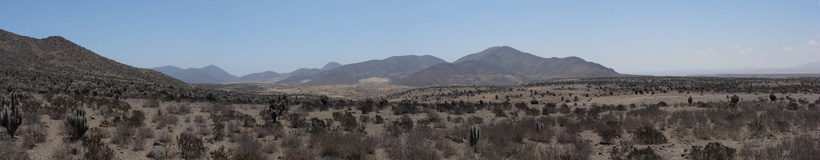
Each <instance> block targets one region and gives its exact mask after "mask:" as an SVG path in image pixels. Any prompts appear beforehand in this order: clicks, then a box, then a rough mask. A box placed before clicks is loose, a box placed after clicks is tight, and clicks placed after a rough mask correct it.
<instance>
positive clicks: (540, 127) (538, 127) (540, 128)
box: [535, 121, 544, 132]
mask: <svg viewBox="0 0 820 160" xmlns="http://www.w3.org/2000/svg"><path fill="white" fill-rule="evenodd" d="M535 131H538V132H541V131H544V123H542V122H538V121H536V122H535Z"/></svg>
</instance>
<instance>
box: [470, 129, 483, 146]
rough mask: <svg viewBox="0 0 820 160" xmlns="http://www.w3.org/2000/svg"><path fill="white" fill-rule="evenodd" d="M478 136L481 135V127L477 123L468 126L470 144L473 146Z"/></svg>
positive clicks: (476, 142)
mask: <svg viewBox="0 0 820 160" xmlns="http://www.w3.org/2000/svg"><path fill="white" fill-rule="evenodd" d="M479 137H481V128H479V127H478V125H473V126H470V146H473V147H475V146H476V144H478V138H479Z"/></svg>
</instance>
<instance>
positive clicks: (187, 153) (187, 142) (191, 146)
mask: <svg viewBox="0 0 820 160" xmlns="http://www.w3.org/2000/svg"><path fill="white" fill-rule="evenodd" d="M177 145H178V146H179V151H180V157H182V158H183V159H199V158H200V157H202V156H203V155H205V146H204V144H203V143H202V138H199V137H198V136H196V135H194V134H192V133H188V132H187V131H186V132H182V134H180V135H179V137H178V138H177Z"/></svg>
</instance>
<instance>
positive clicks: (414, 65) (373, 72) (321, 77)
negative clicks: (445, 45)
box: [279, 55, 447, 85]
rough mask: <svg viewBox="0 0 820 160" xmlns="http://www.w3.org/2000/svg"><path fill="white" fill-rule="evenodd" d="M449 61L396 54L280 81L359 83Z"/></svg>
mask: <svg viewBox="0 0 820 160" xmlns="http://www.w3.org/2000/svg"><path fill="white" fill-rule="evenodd" d="M441 63H447V62H446V61H444V60H442V59H439V58H436V57H433V56H429V55H426V56H394V57H390V58H386V59H383V60H371V61H366V62H361V63H354V64H348V65H343V66H340V67H338V68H335V69H332V70H328V71H324V72H321V73H318V74H316V75H313V76H291V77H288V78H287V79H285V80H282V81H280V82H279V84H290V85H334V84H358V83H360V81H363V80H365V81H366V80H367V79H377V80H395V79H399V78H401V77H404V76H407V75H410V74H413V73H415V72H418V71H420V70H423V69H425V68H427V67H430V66H433V65H436V64H441Z"/></svg>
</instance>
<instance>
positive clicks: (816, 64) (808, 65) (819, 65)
mask: <svg viewBox="0 0 820 160" xmlns="http://www.w3.org/2000/svg"><path fill="white" fill-rule="evenodd" d="M795 68H814V69H818V68H820V61H818V62H812V63H806V64H803V65H799V66H797V67H795Z"/></svg>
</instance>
